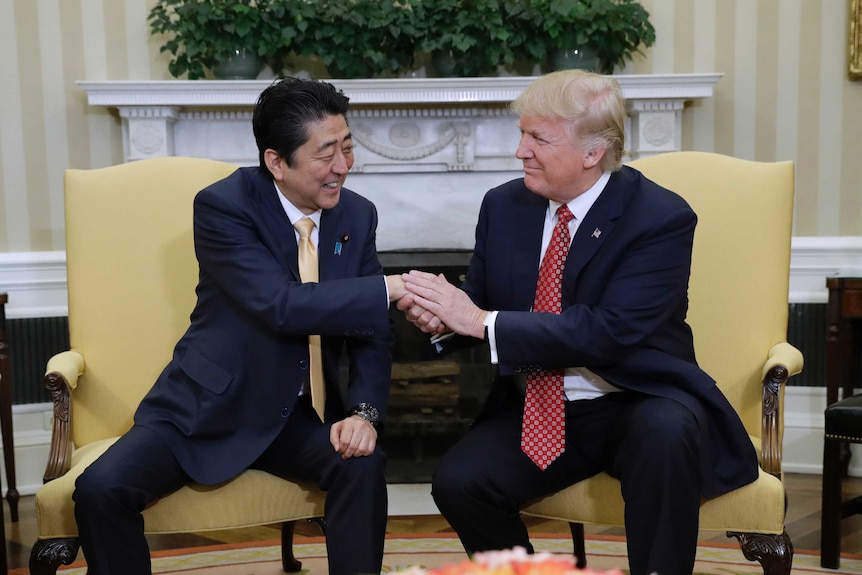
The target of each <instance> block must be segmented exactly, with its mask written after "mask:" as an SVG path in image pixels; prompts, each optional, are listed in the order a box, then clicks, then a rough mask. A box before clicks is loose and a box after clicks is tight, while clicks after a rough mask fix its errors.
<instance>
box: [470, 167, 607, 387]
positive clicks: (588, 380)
mask: <svg viewBox="0 0 862 575" xmlns="http://www.w3.org/2000/svg"><path fill="white" fill-rule="evenodd" d="M610 177H611V174H610V172H605V173H604V174H602V176H601V177H600V178H599V179H598V181H597V182H596V183H595V184H593V186H592V187H591V188H590V189H588V190H587V191H586V192H584V193H583V194H581V195H579V196H578V197H576V198H575V199H573V200H572V201H570V202H569V203H568V204H567V205H568V206H569V210H570V211H571V212H572V215H573V216H575V217H574V218H572V219H571V221H569V238H570V240H569V241H571V238H574V237H575V232H576V231H577V230H578V226H580V224H581V222H582V221H584V218H585V217H586V216H587V212H589V211H590V208H591V207H593V204H594V203H595V201H596V200H597V199H598V197H599V195H600V194H601V193H602V190H604V189H605V186H606V185H607V183H608V180H609V179H610ZM560 205H561V204H560V203H559V202H555V201H553V200H549V205H548V210H547V211H546V212H545V225H544V228H543V230H542V248H541V252H540V256H539V265H540V266H541V261H542V258H544V256H545V251H546V250H547V249H548V244H550V243H551V236H552V235H553V233H554V227H555V226H556V225H557V209H558V208H559V207H560ZM496 321H497V312H496V311H492V312H491V313H489V314H488V317H487V318H486V319H485V325H487V326H488V340H489V344H490V346H491V363H493V364H497V363H499V355H498V353H497V338H496V333H495V326H496ZM563 375H564V377H563V387H564V389H565V393H566V399H568V400H570V401H573V400H576V399H593V398H596V397H601V396H602V395H605V394H606V393H610V392H613V391H620V389H619V388H618V387H615V386H613V385H611V384H610V383H608V382H607V381H605V380H604V379H602V378H601V377H599V376H598V375H596V374H595V373H593V372H592V371H590V370H589V369H587V368H585V367H577V366H572V367H568V368H566V369H565V371H564V372H563ZM516 381H517V383H518V385H519V386H520V387H521V389H522V390H524V389H526V384H527V382H526V376H517V377H516Z"/></svg>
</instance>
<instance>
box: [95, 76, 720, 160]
mask: <svg viewBox="0 0 862 575" xmlns="http://www.w3.org/2000/svg"><path fill="white" fill-rule="evenodd" d="M721 76H722V75H721V74H654V75H653V74H649V75H618V76H615V78H616V79H617V81H618V82H619V83H620V86H621V87H622V90H623V95H624V96H625V98H626V100H627V102H628V107H629V115H630V120H631V125H630V127H629V130H630V133H629V136H630V143H629V150H630V152H631V156H632V157H633V158H636V157H641V156H644V155H650V154H654V153H658V152H666V151H674V150H679V149H680V147H681V142H680V139H681V136H680V134H681V129H682V114H681V112H682V109H683V107H684V105H685V103H686V102H688V101H693V100H698V99H701V98H710V97H712V95H713V87H714V85H715V83H716V82H718V80H719V79H720V78H721ZM534 80H535V77H530V76H508V77H495V78H396V79H366V80H332V83H333V84H334V85H335V86H336V87H337V88H339V89H341V90H343V91H344V93H345V94H347V95H348V96H349V97H350V102H351V107H352V115H353V116H361V115H367V116H369V117H370V116H375V117H383V116H392V115H393V111H394V110H399V111H400V113H398V114H396V115H398V116H400V117H402V118H410V117H415V118H423V119H429V120H430V119H432V118H434V116H435V115H436V116H438V117H447V118H450V120H444V121H449V122H450V124H451V123H452V122H451V118H455V117H461V118H463V117H469V116H472V117H473V118H476V117H483V116H488V115H489V114H488V112H489V111H495V112H497V113H496V114H491V115H492V116H497V117H500V116H501V114H500V112H504V113H503V114H502V116H503V117H505V116H506V114H505V110H506V105H507V104H508V103H509V102H511V101H512V100H513V99H515V98H516V97H517V96H518V95H519V94H520V93H521V92H522V91H523V90H524V89H525V88H526V87H527V86H528V85H530V84H531V83H532V82H533V81H534ZM78 85H79V86H80V87H81V89H82V90H84V91H85V92H86V93H87V97H88V102H89V104H90V105H91V106H104V107H109V108H116V109H117V110H119V113H120V116H121V117H122V118H123V128H124V136H125V139H126V140H127V141H126V142H125V144H126V145H125V148H124V151H125V158H126V160H134V159H140V158H145V157H153V156H167V155H174V154H179V153H180V151H179V150H177V145H178V143H185V142H177V137H178V136H179V134H178V132H179V131H180V130H181V129H182V128H183V126H179V125H178V124H180V123H182V122H183V121H191V122H205V123H211V122H220V121H228V122H230V121H232V120H246V119H247V114H250V110H251V108H252V107H253V105H254V102H255V100H256V99H257V96H258V94H260V92H261V91H262V90H263V89H264V88H265V87H266V86H267V85H269V81H268V80H248V81H242V80H238V81H201V80H192V81H188V80H169V81H148V82H136V81H107V82H88V81H80V82H78ZM474 107H480V108H481V109H479V110H471V108H474ZM453 108H454V109H462V110H464V111H467V112H468V114H467V115H466V116H465V115H464V114H463V113H462V114H456V113H453ZM382 110H389V113H385V112H383V111H382ZM483 111H484V113H483ZM242 112H246V113H245V114H243V113H242ZM363 112H364V113H365V114H363ZM504 121H506V122H507V123H511V122H508V118H506V119H505V120H504ZM480 122H481V120H480ZM401 127H402V128H405V126H403V125H402V126H401ZM456 127H457V126H456ZM390 128H391V126H390ZM456 131H457V130H456ZM511 131H512V133H515V134H516V131H515V130H514V128H512V129H511ZM468 132H469V133H468V134H467V135H465V136H464V137H466V138H470V137H471V136H472V135H473V134H474V133H475V132H473V131H472V130H469V131H468ZM475 135H476V137H478V136H479V134H475ZM400 138H401V140H398V141H397V142H396V144H403V145H401V146H398V145H395V147H396V148H398V147H400V148H401V151H403V150H404V149H408V150H409V149H410V148H413V147H424V148H426V149H425V151H426V152H427V151H430V149H431V148H427V143H425V142H421V141H417V142H415V143H414V145H412V146H411V145H407V144H411V143H412V142H413V141H414V140H416V138H417V135H416V134H407V133H401V134H400ZM130 139H131V141H129V140H130ZM419 139H420V140H421V139H422V138H421V136H419ZM457 139H458V138H457V137H455V138H454V140H457ZM390 140H391V138H390ZM402 140H403V141H402ZM436 143H438V145H443V144H442V142H441V141H440V140H439V139H438V141H437V142H436ZM450 143H451V142H450ZM502 143H504V144H511V143H512V140H511V138H506V139H504V140H503V142H502ZM390 144H391V142H390ZM461 144H462V145H463V144H464V142H463V141H462V142H461ZM360 145H362V143H361V142H360ZM447 145H448V144H447ZM468 145H469V144H468ZM389 147H391V145H387V146H386V148H387V149H388V148H389ZM253 151H254V150H253ZM439 151H440V150H437V151H436V152H435V153H437V152H439ZM513 151H514V148H513V147H511V146H510V147H508V148H507V149H505V150H501V152H502V153H503V154H508V155H511V154H512V152H513ZM209 155H212V154H209ZM378 155H381V154H380V153H379V151H378ZM402 155H403V154H402ZM407 155H410V156H411V158H410V160H411V161H415V160H416V158H414V157H412V156H415V154H409V153H408V154H407ZM384 157H385V154H384ZM256 158H257V154H256V153H252V154H251V155H250V157H248V158H239V157H228V158H224V159H228V160H233V161H237V162H238V163H243V162H244V160H246V161H248V162H254V161H256ZM388 160H395V161H402V162H403V161H404V160H403V159H399V158H388ZM384 163H389V162H386V161H385V160H384ZM448 163H449V162H447V164H448ZM456 163H457V162H456ZM492 164H493V163H492ZM495 168H496V166H495V165H492V166H491V169H495ZM448 169H452V168H448ZM454 169H456V170H459V171H463V170H470V169H479V170H481V169H483V166H482V165H481V164H480V165H478V166H458V167H456V168H454Z"/></svg>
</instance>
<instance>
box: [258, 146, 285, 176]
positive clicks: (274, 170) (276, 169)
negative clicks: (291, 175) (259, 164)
mask: <svg viewBox="0 0 862 575" xmlns="http://www.w3.org/2000/svg"><path fill="white" fill-rule="evenodd" d="M263 162H264V163H265V164H266V167H267V169H268V170H269V173H270V174H272V177H273V179H274V180H275V181H277V182H281V181H283V180H284V177H285V171H286V170H287V162H285V161H284V158H282V157H281V156H280V155H279V153H278V152H276V151H275V150H273V149H272V148H267V149H266V150H265V151H264V152H263Z"/></svg>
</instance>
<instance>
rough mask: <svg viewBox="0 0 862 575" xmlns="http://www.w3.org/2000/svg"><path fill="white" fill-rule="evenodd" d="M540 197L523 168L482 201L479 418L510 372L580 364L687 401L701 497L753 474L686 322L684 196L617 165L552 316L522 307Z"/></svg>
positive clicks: (746, 446)
mask: <svg viewBox="0 0 862 575" xmlns="http://www.w3.org/2000/svg"><path fill="white" fill-rule="evenodd" d="M547 207H548V200H546V199H544V198H542V197H540V196H538V195H536V194H533V193H532V192H530V191H529V190H528V189H527V188H526V187H525V185H524V181H523V179H518V180H514V181H511V182H508V183H506V184H504V185H502V186H500V187H498V188H495V189H493V190H491V191H490V192H488V194H487V195H486V197H485V199H484V201H483V204H482V208H481V211H480V214H479V221H478V224H477V227H476V247H475V251H474V254H473V258H472V260H471V262H470V267H469V271H468V273H467V277H466V280H465V282H464V284H463V286H462V288H463V289H464V290H465V291H466V292H467V293H468V294H469V295H470V297H471V298H472V299H473V301H474V302H475V303H476V304H477V305H478V306H479V307H481V308H483V309H487V310H500V313H499V315H498V316H497V320H496V327H495V336H496V345H497V351H498V355H499V358H500V363H499V365H498V366H497V367H498V372H499V376H500V377H498V381H497V385H495V386H494V388H493V389H492V392H491V395H490V397H489V399H488V401H487V402H486V404H485V406H484V407H483V411H482V412H480V415H479V417H480V418H481V417H482V415H483V413H487V412H486V411H485V410H489V409H493V408H494V406H495V405H497V404H498V402H500V401H502V399H503V396H504V395H505V394H507V393H512V390H513V389H515V388H514V386H512V385H511V382H510V381H509V380H510V376H512V375H513V374H515V373H525V372H528V371H530V370H533V369H547V368H564V367H586V368H588V369H590V370H592V371H593V372H595V373H596V374H598V375H600V376H601V377H603V378H604V379H605V380H607V381H609V382H610V383H612V384H614V385H615V386H617V387H619V388H622V389H624V390H632V391H636V392H641V393H646V394H651V395H656V396H661V397H667V398H672V399H674V400H677V401H679V402H680V403H682V404H684V405H685V406H687V407H688V408H689V409H691V411H693V412H694V414H695V415H696V416H697V419H698V422H699V424H700V429H701V438H700V439H701V445H702V450H701V451H702V453H703V457H702V471H703V476H704V489H703V494H704V496H705V497H713V496H716V495H720V494H722V493H725V492H727V491H730V490H732V489H735V488H737V487H740V486H742V485H745V484H747V483H750V482H752V481H754V480H755V479H756V478H757V473H758V471H757V460H756V455H755V452H754V448H753V446H752V444H751V441H750V440H749V438H748V435H747V434H746V432H745V429H744V427H743V425H742V422H741V421H740V420H739V417H738V416H737V415H736V412H735V411H734V410H733V408H732V407H731V405H730V404H729V403H728V401H727V399H726V398H725V397H724V395H723V394H722V393H721V392H720V391H719V389H718V387H717V386H716V385H715V381H714V380H713V379H712V378H711V377H710V376H709V375H707V374H706V373H704V372H703V371H702V370H701V369H700V368H699V367H698V366H697V362H696V360H695V354H694V343H693V338H692V333H691V329H690V328H689V326H688V324H686V322H685V317H686V312H687V308H688V295H687V293H688V277H689V272H690V267H691V250H692V242H693V238H694V229H695V225H696V222H697V217H696V215H695V214H694V212H693V211H692V210H691V208H690V207H689V206H688V204H687V203H686V202H685V201H684V200H683V199H682V198H681V197H679V196H678V195H676V194H674V193H673V192H670V191H668V190H666V189H664V188H661V187H660V186H658V185H657V184H655V183H654V182H652V181H650V180H648V179H646V178H645V177H644V176H643V175H642V174H641V173H640V172H638V171H636V170H634V169H632V168H629V167H623V168H622V169H621V170H620V171H618V172H615V173H613V174H612V175H611V178H610V181H609V182H608V184H607V186H606V187H605V189H604V191H603V192H602V193H601V195H600V196H599V198H598V199H597V200H596V202H595V203H594V204H593V206H592V208H591V209H590V210H589V212H588V213H587V215H586V217H585V218H584V221H583V222H581V224H580V226H579V227H578V230H577V233H576V234H575V237H574V238H573V240H572V245H571V248H570V251H569V255H568V259H567V261H566V267H565V272H564V276H563V287H562V289H563V294H562V299H563V302H562V304H563V312H562V313H561V314H559V315H554V314H544V313H531V312H530V311H529V310H530V308H531V306H532V303H533V294H534V292H535V287H536V280H537V278H538V273H539V256H540V250H541V241H542V228H543V225H544V219H545V213H546V210H547ZM728 361H733V358H728Z"/></svg>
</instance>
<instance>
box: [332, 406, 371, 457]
mask: <svg viewBox="0 0 862 575" xmlns="http://www.w3.org/2000/svg"><path fill="white" fill-rule="evenodd" d="M329 442H330V443H331V444H332V447H334V448H335V451H337V452H338V453H340V454H341V457H342V458H343V459H349V458H351V457H364V456H366V455H371V454H372V453H374V447H375V446H376V445H377V430H376V429H374V426H373V425H371V422H369V421H367V420H365V419H363V418H362V417H360V416H358V415H351V416H350V417H346V418H344V419H342V420H341V421H339V422H338V423H335V424H333V426H332V427H331V428H330V429H329Z"/></svg>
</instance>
